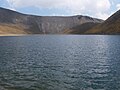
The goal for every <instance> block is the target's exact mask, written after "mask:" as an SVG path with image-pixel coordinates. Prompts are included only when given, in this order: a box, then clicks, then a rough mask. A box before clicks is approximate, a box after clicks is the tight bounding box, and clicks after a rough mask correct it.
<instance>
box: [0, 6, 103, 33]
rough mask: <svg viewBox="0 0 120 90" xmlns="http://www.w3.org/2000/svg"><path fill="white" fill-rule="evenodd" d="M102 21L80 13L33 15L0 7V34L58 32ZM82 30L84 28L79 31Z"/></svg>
mask: <svg viewBox="0 0 120 90" xmlns="http://www.w3.org/2000/svg"><path fill="white" fill-rule="evenodd" d="M102 22H103V20H100V19H96V18H91V17H88V16H82V15H77V16H66V17H62V16H34V15H27V14H22V13H19V12H16V11H12V10H9V9H5V8H0V34H3V33H6V34H59V33H63V32H66V30H70V29H71V28H75V27H78V26H79V25H80V27H79V28H81V25H84V27H90V26H89V25H88V24H86V23H94V24H98V23H102ZM92 26H94V25H91V27H92ZM82 27H83V26H82ZM83 31H84V28H82V31H81V32H83ZM85 31H86V30H85ZM68 32H69V31H68Z"/></svg>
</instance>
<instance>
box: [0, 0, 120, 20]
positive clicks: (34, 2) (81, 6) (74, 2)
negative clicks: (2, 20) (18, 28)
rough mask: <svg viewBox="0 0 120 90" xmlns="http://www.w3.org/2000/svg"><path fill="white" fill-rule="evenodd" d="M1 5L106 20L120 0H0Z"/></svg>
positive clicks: (28, 11)
mask: <svg viewBox="0 0 120 90" xmlns="http://www.w3.org/2000/svg"><path fill="white" fill-rule="evenodd" d="M0 7H3V8H8V9H11V10H14V11H18V12H21V13H25V14H32V15H39V16H73V15H86V16H91V17H95V18H100V19H104V20H105V19H107V18H108V17H109V16H110V15H112V14H113V13H115V12H116V11H117V10H119V9H120V0H0Z"/></svg>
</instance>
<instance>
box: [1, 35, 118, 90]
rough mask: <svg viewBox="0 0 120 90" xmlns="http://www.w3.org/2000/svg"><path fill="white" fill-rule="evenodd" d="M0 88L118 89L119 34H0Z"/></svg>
mask: <svg viewBox="0 0 120 90" xmlns="http://www.w3.org/2000/svg"><path fill="white" fill-rule="evenodd" d="M0 90H120V36H104V35H101V36H99V35H96V36H95V35H94V36H92V35H91V36H89V35H88V36H86V35H81V36H74V35H68V36H66V35H46V36H45V35H41V36H23V37H0Z"/></svg>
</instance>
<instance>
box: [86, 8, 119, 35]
mask: <svg viewBox="0 0 120 90" xmlns="http://www.w3.org/2000/svg"><path fill="white" fill-rule="evenodd" d="M85 33H86V34H120V10H119V11H117V12H116V13H115V14H113V15H112V16H111V17H109V18H108V19H107V20H106V21H104V22H103V23H102V24H99V25H97V26H95V27H93V28H92V29H90V30H88V31H86V32H85Z"/></svg>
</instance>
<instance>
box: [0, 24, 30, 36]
mask: <svg viewBox="0 0 120 90" xmlns="http://www.w3.org/2000/svg"><path fill="white" fill-rule="evenodd" d="M10 34H11V35H12V34H31V32H29V31H27V30H26V28H25V27H24V25H15V24H0V35H10Z"/></svg>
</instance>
